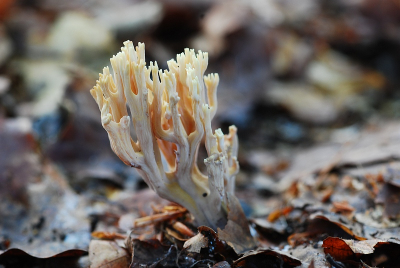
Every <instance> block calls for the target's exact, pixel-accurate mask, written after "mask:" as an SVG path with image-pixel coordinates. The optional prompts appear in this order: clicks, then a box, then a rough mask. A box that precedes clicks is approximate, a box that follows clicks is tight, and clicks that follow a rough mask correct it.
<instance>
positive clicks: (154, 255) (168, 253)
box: [129, 239, 178, 268]
mask: <svg viewBox="0 0 400 268" xmlns="http://www.w3.org/2000/svg"><path fill="white" fill-rule="evenodd" d="M132 248H133V256H132V263H131V264H130V266H129V267H130V268H136V267H176V260H177V256H178V253H177V250H176V247H175V246H167V245H163V244H161V242H160V241H159V240H156V239H150V240H146V241H140V240H138V239H134V240H133V241H132Z"/></svg>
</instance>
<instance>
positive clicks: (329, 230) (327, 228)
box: [288, 215, 366, 246]
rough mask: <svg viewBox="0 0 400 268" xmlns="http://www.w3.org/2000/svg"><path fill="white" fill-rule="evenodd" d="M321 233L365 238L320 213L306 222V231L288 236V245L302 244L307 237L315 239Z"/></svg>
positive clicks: (357, 238) (349, 237)
mask: <svg viewBox="0 0 400 268" xmlns="http://www.w3.org/2000/svg"><path fill="white" fill-rule="evenodd" d="M322 234H327V235H329V236H335V237H343V238H348V239H356V240H360V241H361V240H366V238H364V237H361V236H358V235H356V234H355V233H354V232H353V231H352V230H350V229H349V227H347V226H346V225H344V224H343V223H340V222H337V221H331V220H329V219H328V218H327V217H325V216H322V215H316V216H314V217H313V218H312V219H311V221H310V222H309V223H308V227H307V231H306V232H304V233H294V234H292V235H291V236H289V238H288V242H289V244H290V245H292V246H294V245H298V244H302V243H303V242H305V241H308V240H309V239H315V238H317V237H318V236H320V235H322Z"/></svg>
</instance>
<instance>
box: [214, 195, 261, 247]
mask: <svg viewBox="0 0 400 268" xmlns="http://www.w3.org/2000/svg"><path fill="white" fill-rule="evenodd" d="M227 199H228V223H227V225H226V226H225V228H224V229H223V230H221V229H219V228H218V237H219V239H221V240H225V241H227V243H228V244H229V245H230V246H231V247H233V249H234V250H235V251H236V253H238V254H240V253H243V252H245V251H248V250H251V249H254V248H255V247H256V243H255V241H254V238H253V237H252V236H251V234H250V228H249V223H248V221H247V218H246V215H245V214H244V212H243V210H240V209H238V208H241V206H240V204H239V200H238V199H237V198H236V196H234V195H230V194H229V193H228V198H227ZM231 208H232V210H230V209H231Z"/></svg>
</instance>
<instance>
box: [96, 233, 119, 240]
mask: <svg viewBox="0 0 400 268" xmlns="http://www.w3.org/2000/svg"><path fill="white" fill-rule="evenodd" d="M92 237H94V238H97V239H103V240H114V239H125V238H126V235H122V234H117V233H113V232H101V231H98V232H92Z"/></svg>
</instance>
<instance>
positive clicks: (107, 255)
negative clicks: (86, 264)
mask: <svg viewBox="0 0 400 268" xmlns="http://www.w3.org/2000/svg"><path fill="white" fill-rule="evenodd" d="M89 260H90V263H91V264H90V267H91V268H100V267H101V268H126V267H129V263H130V256H129V255H128V252H127V250H126V249H124V248H122V247H120V246H119V245H118V244H117V243H116V242H114V241H103V240H92V241H91V242H90V245H89Z"/></svg>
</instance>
